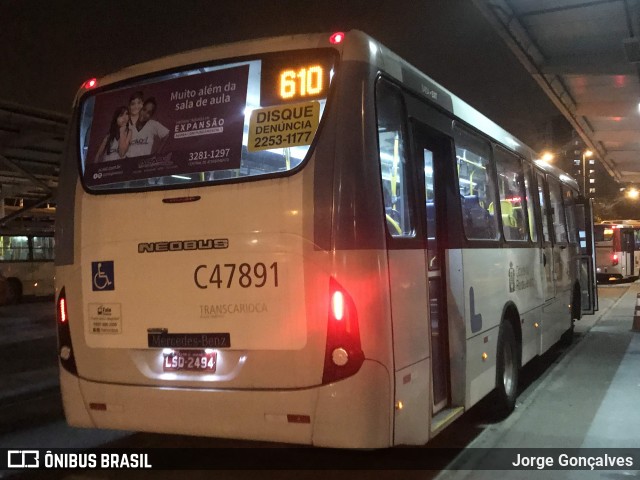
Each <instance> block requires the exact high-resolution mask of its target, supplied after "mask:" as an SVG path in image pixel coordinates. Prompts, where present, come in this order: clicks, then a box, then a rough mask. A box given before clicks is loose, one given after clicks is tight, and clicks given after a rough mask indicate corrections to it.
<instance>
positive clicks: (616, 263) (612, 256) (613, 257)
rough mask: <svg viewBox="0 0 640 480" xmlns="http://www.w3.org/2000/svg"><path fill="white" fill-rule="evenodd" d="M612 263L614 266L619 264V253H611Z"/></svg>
mask: <svg viewBox="0 0 640 480" xmlns="http://www.w3.org/2000/svg"><path fill="white" fill-rule="evenodd" d="M611 265H612V266H614V267H615V266H616V265H618V254H616V253H614V254H613V255H611Z"/></svg>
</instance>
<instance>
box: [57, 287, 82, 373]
mask: <svg viewBox="0 0 640 480" xmlns="http://www.w3.org/2000/svg"><path fill="white" fill-rule="evenodd" d="M56 317H57V322H56V323H57V325H58V358H59V359H60V365H62V367H63V368H64V369H65V370H67V371H68V372H70V373H73V374H75V375H77V374H78V368H77V367H76V359H75V356H74V354H73V346H72V345H71V330H70V328H69V312H68V310H67V296H66V294H65V290H64V288H63V289H62V290H61V291H60V295H59V296H58V302H57V303H56Z"/></svg>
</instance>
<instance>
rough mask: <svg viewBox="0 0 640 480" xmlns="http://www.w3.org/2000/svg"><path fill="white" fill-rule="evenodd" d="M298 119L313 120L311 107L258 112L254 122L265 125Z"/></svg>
mask: <svg viewBox="0 0 640 480" xmlns="http://www.w3.org/2000/svg"><path fill="white" fill-rule="evenodd" d="M300 118H313V105H305V106H302V107H288V108H283V109H281V110H273V111H271V112H258V115H257V117H256V120H257V123H265V122H279V121H280V120H291V119H300Z"/></svg>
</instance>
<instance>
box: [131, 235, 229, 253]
mask: <svg viewBox="0 0 640 480" xmlns="http://www.w3.org/2000/svg"><path fill="white" fill-rule="evenodd" d="M221 248H229V239H227V238H208V239H206V240H174V241H171V242H152V243H139V244H138V253H153V252H180V251H183V250H216V249H221Z"/></svg>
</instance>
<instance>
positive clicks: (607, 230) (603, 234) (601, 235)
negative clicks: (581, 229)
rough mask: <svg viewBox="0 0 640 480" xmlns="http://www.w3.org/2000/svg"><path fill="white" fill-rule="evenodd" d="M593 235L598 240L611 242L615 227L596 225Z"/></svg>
mask: <svg viewBox="0 0 640 480" xmlns="http://www.w3.org/2000/svg"><path fill="white" fill-rule="evenodd" d="M593 237H594V240H595V241H596V242H610V241H611V240H612V239H613V227H612V226H611V225H594V226H593Z"/></svg>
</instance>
